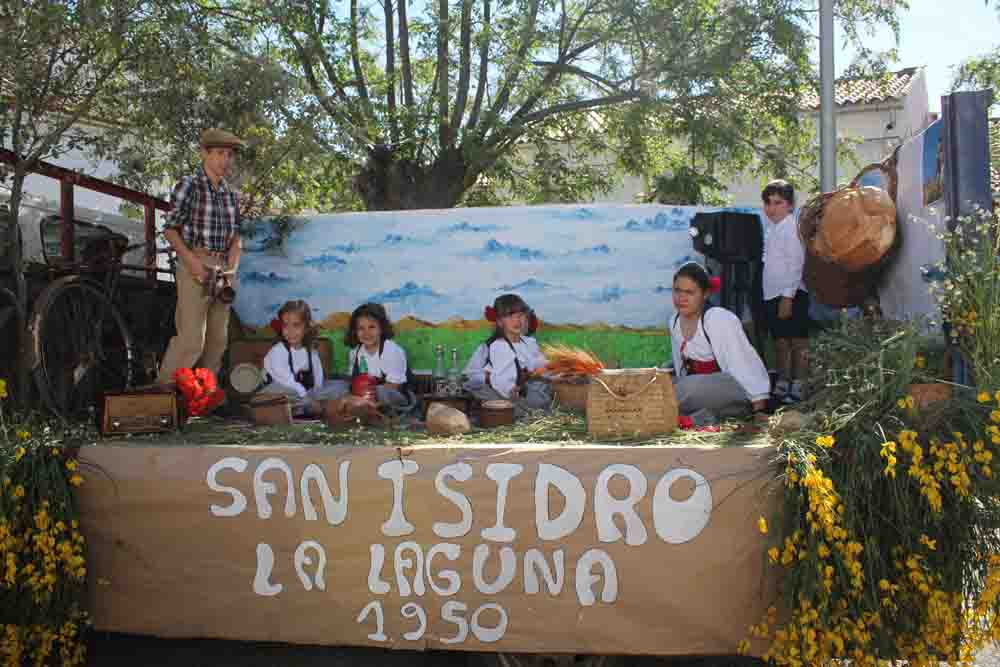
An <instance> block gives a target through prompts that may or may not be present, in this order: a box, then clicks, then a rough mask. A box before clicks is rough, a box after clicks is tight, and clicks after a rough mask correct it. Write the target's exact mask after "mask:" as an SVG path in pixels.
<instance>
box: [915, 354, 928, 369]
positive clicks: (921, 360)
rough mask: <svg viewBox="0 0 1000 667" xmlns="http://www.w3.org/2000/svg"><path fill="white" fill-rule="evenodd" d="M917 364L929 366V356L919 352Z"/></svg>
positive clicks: (921, 366) (918, 366)
mask: <svg viewBox="0 0 1000 667" xmlns="http://www.w3.org/2000/svg"><path fill="white" fill-rule="evenodd" d="M916 366H917V368H924V367H925V366H927V357H925V356H924V355H922V354H918V355H917V360H916Z"/></svg>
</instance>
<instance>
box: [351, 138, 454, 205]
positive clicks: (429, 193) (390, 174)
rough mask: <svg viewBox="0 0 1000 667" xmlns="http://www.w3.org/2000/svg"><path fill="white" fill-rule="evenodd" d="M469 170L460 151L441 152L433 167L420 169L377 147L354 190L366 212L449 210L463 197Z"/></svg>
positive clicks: (391, 152) (381, 147)
mask: <svg viewBox="0 0 1000 667" xmlns="http://www.w3.org/2000/svg"><path fill="white" fill-rule="evenodd" d="M468 169H469V165H468V164H466V162H465V159H464V158H463V157H462V151H461V150H460V149H459V148H449V149H447V150H445V151H442V152H441V153H440V154H438V156H437V158H436V159H435V160H434V162H433V163H431V164H427V165H422V164H418V163H417V162H414V161H413V160H411V159H408V158H400V157H398V155H397V152H396V151H394V150H393V149H392V148H391V147H387V146H384V145H383V146H376V147H374V148H372V149H370V150H369V152H368V161H367V163H366V164H365V166H364V167H363V168H362V169H361V171H360V172H359V173H358V174H357V175H356V176H355V177H354V189H355V191H356V192H357V193H358V195H359V196H360V197H361V199H362V200H363V201H364V202H365V208H367V209H368V210H369V211H400V210H413V209H421V208H452V207H454V206H456V205H457V204H458V202H459V200H461V198H462V195H463V194H464V193H465V189H466V186H465V180H466V179H465V176H466V172H467V171H468Z"/></svg>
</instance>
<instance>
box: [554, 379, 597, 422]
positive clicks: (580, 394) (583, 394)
mask: <svg viewBox="0 0 1000 667" xmlns="http://www.w3.org/2000/svg"><path fill="white" fill-rule="evenodd" d="M552 389H553V391H555V394H556V404H558V405H559V407H561V408H563V409H564V410H569V411H570V412H577V413H580V414H584V413H585V412H586V411H587V394H588V393H589V392H590V380H589V379H587V380H586V381H584V382H558V381H554V382H552Z"/></svg>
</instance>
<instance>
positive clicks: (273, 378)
mask: <svg viewBox="0 0 1000 667" xmlns="http://www.w3.org/2000/svg"><path fill="white" fill-rule="evenodd" d="M274 326H275V330H276V331H275V333H277V334H278V340H277V341H275V343H274V345H273V346H272V347H271V349H270V350H268V353H267V355H265V357H264V364H263V365H264V374H265V375H264V382H265V384H264V386H263V387H262V388H261V390H260V391H261V393H264V394H280V395H285V396H287V397H288V398H289V399H290V400H291V402H292V414H294V415H302V416H319V414H320V412H321V409H320V406H321V404H322V402H323V401H325V400H327V399H331V398H339V397H340V396H342V395H344V394H345V393H346V391H345V390H344V389H343V388H342V387H340V386H339V385H338V384H337V383H335V382H325V378H326V375H325V374H324V373H323V361H322V360H321V359H320V356H319V352H317V350H316V346H315V341H316V335H317V332H316V327H314V326H313V322H312V311H311V309H310V308H309V304H307V303H306V302H305V301H301V300H295V301H288V302H286V303H285V305H283V306H282V307H281V308H280V309H279V310H278V317H277V318H276V322H275V323H274Z"/></svg>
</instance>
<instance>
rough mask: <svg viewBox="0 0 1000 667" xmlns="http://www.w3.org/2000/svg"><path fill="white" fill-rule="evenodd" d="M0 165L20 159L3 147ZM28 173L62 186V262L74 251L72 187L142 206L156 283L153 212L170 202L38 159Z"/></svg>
mask: <svg viewBox="0 0 1000 667" xmlns="http://www.w3.org/2000/svg"><path fill="white" fill-rule="evenodd" d="M0 162H5V163H7V164H10V165H16V164H17V163H18V162H19V160H18V158H17V155H16V154H15V153H14V152H13V151H10V150H7V149H6V148H0ZM29 171H30V172H31V173H33V174H39V175H40V176H47V177H49V178H54V179H56V180H57V181H59V182H60V183H61V186H60V196H59V215H60V217H61V218H62V221H63V226H62V234H61V235H60V246H61V251H62V259H63V261H64V262H67V263H71V262H72V261H73V252H74V244H73V232H74V228H73V224H72V221H73V219H74V213H73V212H74V206H73V188H74V187H77V186H79V187H81V188H84V189H87V190H93V191H94V192H99V193H101V194H104V195H110V196H112V197H118V198H119V199H124V200H125V201H128V202H132V203H133V204H138V205H140V206H142V207H143V222H144V224H145V228H146V257H145V264H146V266H145V268H146V277H147V278H148V279H149V280H156V211H157V210H160V211H169V210H170V204H169V202H167V201H165V200H163V199H160V198H159V197H154V196H153V195H149V194H146V193H145V192H140V191H138V190H132V189H131V188H126V187H124V186H121V185H117V184H115V183H112V182H110V181H105V180H102V179H100V178H94V177H93V176H87V175H86V174H81V173H79V172H76V171H72V170H70V169H66V168H65V167H60V166H58V165H54V164H51V163H49V162H43V161H41V160H39V161H38V162H37V163H36V164H35V166H34V167H32V168H31V169H30V170H29Z"/></svg>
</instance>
